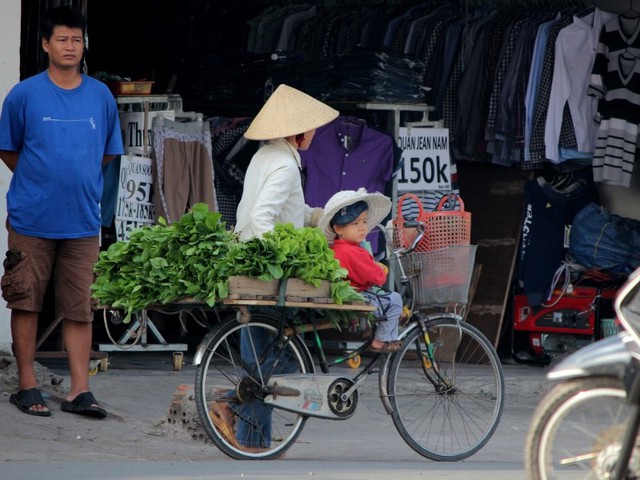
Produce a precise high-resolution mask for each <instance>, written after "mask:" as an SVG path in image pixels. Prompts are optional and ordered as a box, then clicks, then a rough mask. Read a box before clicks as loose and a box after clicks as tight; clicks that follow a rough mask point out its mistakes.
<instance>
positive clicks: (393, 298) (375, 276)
mask: <svg viewBox="0 0 640 480" xmlns="http://www.w3.org/2000/svg"><path fill="white" fill-rule="evenodd" d="M390 210H391V200H390V199H389V198H388V197H386V196H384V195H382V194H380V193H367V191H366V190H365V189H364V188H361V189H359V190H358V191H354V190H343V191H341V192H338V193H336V194H335V195H333V196H332V197H331V198H330V199H329V201H328V202H327V204H326V205H325V207H324V214H323V216H322V218H321V219H320V221H319V222H318V227H319V228H321V229H322V231H323V233H324V235H325V236H326V237H327V240H328V241H329V245H330V246H331V248H332V249H333V252H334V256H335V258H336V259H337V260H338V261H339V262H340V265H341V266H342V268H344V269H346V270H347V272H348V274H347V277H348V279H349V281H350V282H351V285H352V286H353V287H354V288H355V289H357V290H358V291H360V293H362V295H363V296H364V297H365V298H366V299H367V301H369V303H371V304H372V305H373V306H374V307H375V309H376V310H375V316H376V319H377V324H376V329H375V335H374V339H373V340H372V341H371V345H370V346H369V349H370V350H371V351H372V352H376V353H393V352H395V351H397V350H398V349H399V348H400V347H401V346H402V342H401V341H398V340H397V338H398V323H399V320H400V315H401V314H402V298H401V297H400V294H398V293H397V292H392V291H389V290H387V289H385V288H383V287H382V285H384V283H385V282H386V280H387V273H388V268H387V267H386V265H384V264H382V263H379V262H376V261H375V260H374V258H373V255H371V253H369V251H368V250H367V249H366V248H364V247H363V246H362V243H363V242H364V241H365V239H366V237H367V234H368V233H369V232H370V231H371V229H372V228H373V227H375V226H376V225H377V224H378V223H380V222H381V221H382V220H383V219H384V218H385V217H386V216H387V215H388V214H389V211H390Z"/></svg>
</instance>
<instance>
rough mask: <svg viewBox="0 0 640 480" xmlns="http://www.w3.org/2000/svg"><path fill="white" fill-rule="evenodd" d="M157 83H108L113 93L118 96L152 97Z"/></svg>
mask: <svg viewBox="0 0 640 480" xmlns="http://www.w3.org/2000/svg"><path fill="white" fill-rule="evenodd" d="M154 83H155V82H147V81H138V82H108V83H107V85H109V89H110V90H111V93H113V94H114V95H116V96H126V95H150V94H151V89H152V88H153V84H154Z"/></svg>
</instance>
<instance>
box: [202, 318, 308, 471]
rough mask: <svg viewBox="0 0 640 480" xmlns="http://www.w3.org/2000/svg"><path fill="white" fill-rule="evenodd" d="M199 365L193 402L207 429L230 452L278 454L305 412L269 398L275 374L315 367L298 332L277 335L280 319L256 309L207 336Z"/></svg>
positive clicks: (243, 456) (290, 440) (247, 456)
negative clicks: (246, 319) (242, 320)
mask: <svg viewBox="0 0 640 480" xmlns="http://www.w3.org/2000/svg"><path fill="white" fill-rule="evenodd" d="M202 346H203V347H204V348H205V354H204V356H203V358H202V361H201V362H200V364H199V365H198V368H197V370H196V381H195V387H194V392H195V403H196V408H197V410H198V415H199V418H200V421H201V423H202V425H203V426H204V429H205V431H206V432H207V435H208V436H209V438H211V440H212V441H213V443H214V444H215V445H216V446H217V447H218V448H219V449H220V450H221V451H222V452H224V453H225V454H227V455H228V456H230V457H232V458H236V459H239V460H242V459H263V460H265V459H274V458H278V457H280V456H282V455H283V454H284V452H286V450H287V449H288V448H289V447H290V446H291V445H292V444H293V443H294V442H295V440H296V438H297V437H298V435H300V432H301V431H302V428H303V426H304V424H305V422H306V419H307V417H305V416H302V415H299V414H297V413H292V412H287V411H284V410H280V409H276V408H273V407H272V406H270V405H268V404H265V402H264V399H265V397H266V396H267V395H269V392H268V389H267V388H266V387H267V384H268V382H269V378H270V377H271V375H276V374H286V373H310V372H313V362H312V359H311V357H310V354H309V351H308V350H307V349H306V347H305V346H304V344H303V343H302V341H301V339H300V338H299V337H297V336H292V337H286V336H285V335H278V323H277V321H276V320H274V319H272V318H270V317H268V316H265V315H260V314H255V313H254V314H252V317H251V321H250V322H249V323H247V324H241V323H238V322H237V321H236V320H235V319H233V320H230V321H227V322H225V323H223V324H221V325H220V327H219V328H218V329H216V330H213V331H212V332H210V333H209V334H208V335H207V336H206V337H205V339H204V340H203V344H202Z"/></svg>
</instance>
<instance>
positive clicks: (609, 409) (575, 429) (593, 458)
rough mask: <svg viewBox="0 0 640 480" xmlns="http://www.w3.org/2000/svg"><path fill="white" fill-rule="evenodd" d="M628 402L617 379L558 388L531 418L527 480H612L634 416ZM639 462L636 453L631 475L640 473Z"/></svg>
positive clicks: (583, 381) (573, 382)
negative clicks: (625, 434)
mask: <svg viewBox="0 0 640 480" xmlns="http://www.w3.org/2000/svg"><path fill="white" fill-rule="evenodd" d="M625 400H626V392H625V390H624V389H623V387H622V383H621V382H620V381H619V380H618V379H615V378H609V377H595V378H579V379H575V380H571V381H569V382H565V383H562V384H559V385H557V386H555V387H554V388H553V389H552V390H551V391H550V392H549V393H548V394H547V395H546V396H545V397H544V398H543V399H542V401H541V402H540V404H539V405H538V407H537V409H536V410H535V412H534V414H533V418H532V421H531V427H530V428H529V434H528V436H527V442H526V447H525V455H524V456H525V466H526V469H527V472H528V478H529V479H530V480H552V479H554V480H555V479H557V480H563V479H572V480H578V479H598V480H600V479H602V480H604V479H606V478H610V475H611V474H612V472H613V469H614V467H615V464H616V461H617V458H618V454H619V452H620V447H621V445H622V441H621V439H622V436H623V433H624V428H625V426H626V425H627V423H628V420H629V415H630V408H629V406H628V405H627V404H626V401H625ZM636 452H637V447H636ZM637 457H638V454H637V453H634V454H633V457H632V459H631V464H630V471H637V469H638V467H637V464H638V463H639V462H638V458H637ZM633 478H635V477H633Z"/></svg>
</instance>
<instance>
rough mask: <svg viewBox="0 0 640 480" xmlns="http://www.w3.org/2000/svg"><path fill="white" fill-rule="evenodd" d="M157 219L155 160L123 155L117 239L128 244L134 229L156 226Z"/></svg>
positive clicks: (117, 215) (117, 208) (117, 212)
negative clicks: (154, 183)
mask: <svg viewBox="0 0 640 480" xmlns="http://www.w3.org/2000/svg"><path fill="white" fill-rule="evenodd" d="M154 215H155V209H154V206H153V177H152V176H151V159H150V158H147V157H137V156H133V155H122V157H120V178H119V184H118V203H117V206H116V217H115V225H116V237H117V239H118V240H123V241H128V240H129V235H130V234H131V231H132V230H133V229H135V228H139V227H142V226H145V225H153V223H154V222H155V220H154Z"/></svg>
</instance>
